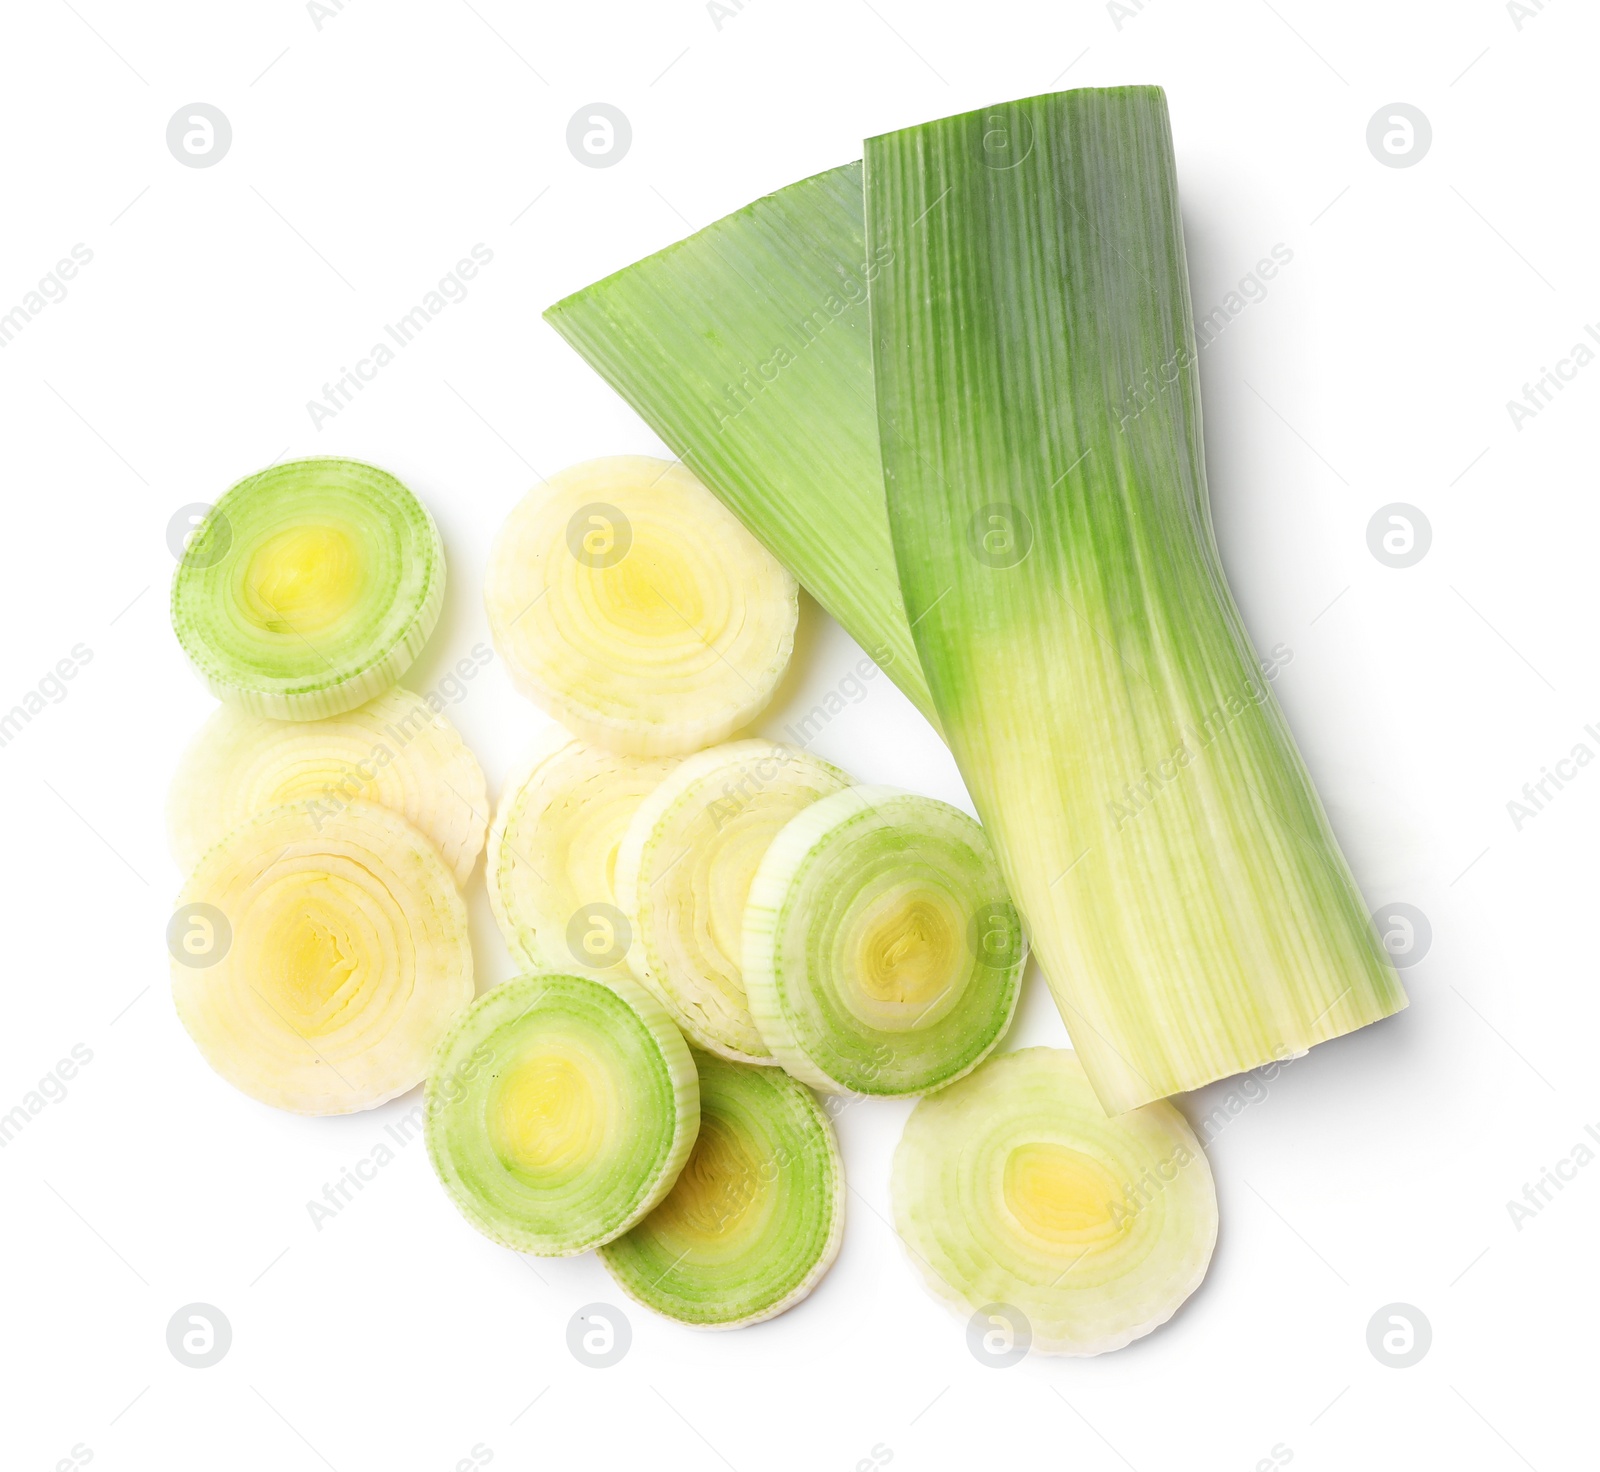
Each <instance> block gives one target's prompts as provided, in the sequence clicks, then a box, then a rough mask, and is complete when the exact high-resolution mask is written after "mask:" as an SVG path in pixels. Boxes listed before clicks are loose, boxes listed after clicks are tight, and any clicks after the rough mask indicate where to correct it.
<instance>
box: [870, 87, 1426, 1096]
mask: <svg viewBox="0 0 1600 1472" xmlns="http://www.w3.org/2000/svg"><path fill="white" fill-rule="evenodd" d="M866 181H867V186H866V202H867V238H868V246H869V251H870V252H871V253H872V254H873V255H874V256H878V255H884V256H887V257H889V258H891V263H890V264H887V265H886V266H885V267H884V269H883V270H882V271H881V272H880V274H879V276H878V279H877V281H876V282H875V283H874V286H873V296H872V333H873V349H874V353H873V359H874V369H875V378H876V390H877V402H878V417H879V427H880V441H881V454H882V457H883V465H884V480H885V485H886V488H887V494H888V504H889V521H890V526H891V529H892V532H893V535H894V540H895V552H896V559H897V563H898V567H899V571H900V581H901V588H902V591H903V592H904V595H905V601H906V608H907V611H908V613H909V615H910V619H911V625H912V628H913V630H914V633H915V637H916V641H917V651H918V654H919V656H920V661H921V665H922V668H923V671H924V673H925V674H926V676H927V679H928V684H929V688H930V690H931V691H932V694H933V700H934V705H935V707H936V708H937V710H938V713H939V717H940V720H941V723H942V726H943V729H944V733H945V736H946V738H947V739H948V741H949V743H950V746H951V749H952V751H953V752H954V753H955V757H956V761H957V763H958V764H959V766H960V768H961V773H962V776H963V778H964V779H965V781H966V784H967V787H968V790H969V791H970V793H971V795H972V798H973V801H974V803H975V804H976V806H977V809H978V812H979V815H980V816H981V817H982V819H983V823H984V827H985V830H986V831H987V832H988V834H989V837H990V840H991V841H992V842H993V843H994V845H995V848H996V850H997V852H998V854H999V856H1000V860H1001V865H1002V868H1003V870H1004V872H1005V876H1006V880H1007V882H1008V884H1009V886H1010V889H1011V893H1012V896H1013V897H1014V898H1015V900H1016V901H1017V904H1018V906H1019V908H1020V909H1021V911H1022V913H1023V916H1024V919H1025V921H1026V923H1027V927H1028V931H1029V934H1030V937H1031V939H1032V942H1033V946H1034V950H1035V953H1036V954H1037V955H1038V957H1039V959H1040V962H1041V964H1042V966H1043V968H1044V972H1045V975H1046V976H1047V977H1048V978H1049V980H1050V983H1051V987H1052V990H1053V991H1054V993H1055V997H1056V1000H1057V1002H1058V1004H1059V1005H1060V1008H1061V1011H1062V1015H1063V1017H1064V1018H1065V1020H1066V1023H1067V1027H1068V1030H1069V1031H1070V1032H1071V1034H1072V1039H1073V1043H1074V1046H1075V1047H1076V1048H1077V1050H1078V1052H1079V1054H1080V1056H1081V1057H1082V1059H1083V1062H1084V1066H1085V1068H1086V1070H1087V1072H1088V1074H1089V1077H1090V1079H1091V1080H1092V1082H1093V1084H1094V1087H1095V1091H1096V1093H1097V1094H1098V1095H1099V1097H1100V1100H1101V1102H1102V1104H1104V1105H1105V1107H1106V1108H1107V1110H1108V1111H1110V1112H1113V1113H1114V1112H1117V1111H1120V1110H1125V1109H1130V1108H1133V1107H1135V1106H1136V1105H1139V1104H1143V1103H1145V1102H1146V1101H1148V1100H1152V1099H1159V1098H1161V1097H1162V1096H1164V1095H1167V1094H1173V1093H1178V1092H1180V1091H1182V1090H1186V1089H1192V1088H1196V1087H1198V1086H1199V1085H1201V1084H1204V1083H1206V1082H1208V1081H1209V1080H1212V1079H1215V1078H1219V1077H1223V1076H1225V1075H1227V1074H1231V1073H1236V1072H1238V1071H1240V1070H1242V1069H1246V1068H1251V1067H1254V1066H1256V1065H1258V1064H1261V1063H1265V1062H1267V1061H1269V1060H1271V1059H1275V1058H1279V1059H1281V1058H1284V1057H1287V1056H1291V1055H1293V1054H1296V1053H1299V1052H1301V1051H1303V1050H1305V1049H1306V1048H1309V1047H1310V1046H1311V1045H1312V1044H1313V1043H1317V1042H1321V1041H1322V1040H1324V1039H1326V1038H1331V1037H1336V1036H1338V1035H1339V1034H1341V1033H1346V1032H1350V1031H1352V1030H1353V1029H1355V1028H1358V1027H1361V1026H1363V1025H1364V1024H1366V1023H1369V1022H1372V1021H1374V1020H1376V1019H1377V1018H1380V1017H1383V1016H1386V1015H1387V1014H1389V1013H1391V1012H1394V1011H1396V1010H1398V1009H1399V1008H1400V1007H1402V1006H1404V1005H1405V997H1404V994H1403V992H1402V991H1401V989H1400V985H1399V981H1398V979H1397V978H1396V976H1395V973H1394V970H1393V968H1392V967H1391V966H1390V964H1389V962H1388V959H1387V957H1386V956H1385V955H1384V953H1383V951H1382V949H1381V948H1380V946H1379V945H1378V943H1377V940H1376V937H1375V935H1374V933H1373V930H1372V927H1371V925H1370V923H1369V920H1368V917H1367V913H1366V907H1365V906H1364V905H1363V903H1362V900H1361V896H1360V894H1359V892H1358V891H1357V889H1356V886H1355V883H1354V881H1353V879H1352V878H1351V875H1350V872H1349V869H1348V868H1347V867H1346V865H1345V862H1344V859H1343V857H1342V856H1341V854H1340V852H1339V849H1338V845H1337V843H1336V841H1335V839H1334V837H1333V834H1332V831H1331V830H1330V828H1329V826H1328V822H1327V818H1326V816H1325V814H1324V813H1323V810H1322V805H1321V803H1320V802H1319V801H1318V799H1317V795H1316V792H1315V791H1314V790H1313V788H1312V785H1311V781H1310V778H1309V776H1308V774H1307V773H1306V770H1305V767H1304V765H1303V764H1302V762H1301V760H1300V757H1299V754H1298V752H1297V751H1296V749H1295V745H1294V741H1293V738H1292V737H1291V736H1290V734H1289V730H1288V727H1287V725H1286V724H1285V722H1284V719H1283V716H1282V714H1281V712H1280V711H1279V709H1278V706H1277V703H1276V702H1275V701H1274V700H1273V698H1272V695H1271V692H1270V690H1269V689H1268V687H1267V685H1266V684H1265V682H1264V681H1263V680H1262V678H1261V674H1260V671H1259V669H1258V667H1257V664H1256V658H1255V655H1254V652H1253V651H1252V649H1251V645H1250V640H1249V638H1248V636H1247V635H1246V633H1245V630H1244V626H1243V623H1242V621H1241V619H1240V617H1239V612H1238V609H1237V608H1236V607H1235V605H1234V602H1233V598H1232V596H1231V594H1230V592H1229V590H1228V585H1227V582H1226V579H1225V577H1224V575H1223V571H1222V565H1221V561H1220V558H1219V557H1218V554H1217V548H1216V542H1215V538H1214V536H1213V532H1212V526H1211V517H1210V509H1209V503H1208V499H1207V493H1206V482H1205V457H1204V452H1203V448H1202V444H1201V426H1200V386H1199V374H1198V370H1197V366H1196V350H1195V340H1194V330H1193V320H1192V315H1191V311H1190V303H1189V285H1188V276H1187V271H1186V267H1185V262H1184V249H1183V233H1182V222H1181V219H1180V217H1179V212H1178V191H1177V179H1176V173H1175V170H1174V165H1173V154H1172V141H1171V135H1170V132H1169V129H1168V124H1167V108H1166V99H1165V97H1164V95H1163V94H1162V92H1161V91H1160V89H1159V88H1155V87H1127V88H1117V89H1110V90H1084V91H1077V92H1066V93H1057V94H1053V95H1050V96H1045V97H1039V98H1032V99H1029V100H1027V101H1023V102H1018V103H1011V104H1007V105H1004V106H1001V107H996V108H990V109H987V110H985V111H981V112H974V113H968V114H965V115H963V116H960V117H954V118H947V119H944V120H943V121H940V122H936V123H930V124H927V125H925V126H922V127H917V128H910V129H906V130H905V131H903V132H898V133H891V134H887V135H885V136H883V137H880V138H874V139H870V140H868V142H867V145H866ZM1152 385H1153V387H1151V386H1152Z"/></svg>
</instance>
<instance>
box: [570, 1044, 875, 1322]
mask: <svg viewBox="0 0 1600 1472" xmlns="http://www.w3.org/2000/svg"><path fill="white" fill-rule="evenodd" d="M695 1063H696V1064H697V1065H698V1067H699V1070H700V1134H699V1136H698V1137H697V1138H696V1140H695V1143H694V1151H693V1153H692V1154H691V1155H690V1156H689V1160H688V1163H687V1164H686V1165H685V1166H684V1168H683V1172H682V1174H681V1175H679V1177H678V1180H677V1184H676V1185H674V1186H673V1188H672V1190H671V1191H670V1192H669V1193H668V1194H667V1196H666V1197H665V1199H664V1200H663V1201H662V1202H661V1204H660V1205H659V1206H657V1207H656V1209H655V1210H654V1211H652V1212H651V1213H650V1215H649V1216H647V1217H645V1219H644V1220H643V1221H641V1222H640V1223H639V1225H638V1226H636V1227H634V1228H633V1229H632V1230H631V1231H629V1232H627V1233H625V1234H624V1235H623V1236H621V1237H618V1238H616V1239H615V1240H614V1241H613V1242H610V1243H608V1244H607V1245H606V1246H604V1247H602V1248H601V1249H600V1260H601V1262H603V1263H604V1264H605V1265H606V1267H607V1268H608V1269H609V1270H610V1272H611V1276H612V1277H613V1278H615V1279H616V1280H617V1282H618V1283H619V1284H621V1285H622V1288H623V1291H624V1292H626V1293H627V1294H628V1295H629V1296H630V1297H632V1298H634V1299H637V1300H638V1301H639V1302H640V1303H642V1304H644V1305H645V1306H646V1307H647V1308H651V1309H654V1310H655V1311H656V1312H657V1313H658V1314H664V1315H666V1317H668V1318H669V1319H677V1320H678V1321H679V1322H680V1323H684V1324H692V1325H694V1326H695V1327H696V1328H702V1329H738V1328H742V1327H744V1326H745V1325H746V1324H758V1323H760V1322H761V1321H762V1320H764V1319H770V1318H775V1317H776V1316H777V1315H778V1314H781V1313H783V1312H784V1311H785V1310H786V1309H790V1308H793V1307H794V1305H795V1304H797V1303H799V1302H800V1300H801V1299H802V1298H804V1297H805V1296H806V1295H807V1294H808V1293H810V1292H811V1290H812V1289H813V1288H814V1287H816V1285H817V1284H818V1283H819V1282H820V1281H821V1280H822V1277H823V1275H824V1274H825V1273H826V1272H827V1271H828V1269H829V1268H830V1267H831V1266H832V1265H833V1260H834V1258H835V1257H836V1256H837V1255H838V1251H839V1243H840V1240H841V1239H842V1238H843V1236H844V1166H843V1164H842V1163H841V1161H840V1159H839V1147H838V1144H837V1143H836V1141H835V1139H834V1134H833V1126H832V1125H831V1124H830V1123H829V1122H828V1117H827V1115H825V1114H824V1113H823V1112H822V1110H821V1108H819V1107H818V1105H817V1101H816V1099H815V1098H814V1097H813V1096H812V1094H811V1092H810V1091H809V1090H808V1089H806V1088H805V1087H804V1086H803V1085H802V1084H799V1083H796V1082H795V1081H794V1080H793V1079H792V1078H787V1077H785V1076H784V1075H783V1074H782V1073H779V1072H778V1071H777V1070H776V1069H772V1068H750V1067H747V1066H746V1065H744V1064H741V1063H728V1062H726V1061H724V1060H723V1059H721V1058H717V1057H714V1056H712V1055H711V1054H708V1053H697V1054H696V1055H695Z"/></svg>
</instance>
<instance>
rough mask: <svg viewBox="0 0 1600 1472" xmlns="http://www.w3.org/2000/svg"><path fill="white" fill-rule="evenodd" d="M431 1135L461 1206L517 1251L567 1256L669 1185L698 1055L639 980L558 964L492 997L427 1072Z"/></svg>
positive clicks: (687, 1140) (474, 1009)
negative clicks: (566, 970) (585, 973)
mask: <svg viewBox="0 0 1600 1472" xmlns="http://www.w3.org/2000/svg"><path fill="white" fill-rule="evenodd" d="M426 1106H427V1115H426V1117H427V1131H426V1132H427V1140H428V1153H429V1155H430V1156H431V1157H432V1159H433V1165H434V1169H435V1170H436V1171H437V1172H438V1175H439V1179H440V1181H441V1182H443V1184H444V1188H445V1190H446V1192H447V1193H448V1194H449V1196H450V1199H451V1200H452V1201H454V1202H455V1204H456V1206H457V1207H458V1208H459V1210H460V1211H461V1214H462V1215H463V1216H464V1217H466V1219H467V1220H468V1221H469V1222H471V1223H472V1225H473V1226H475V1227H476V1228H477V1229H478V1230H479V1231H480V1232H482V1233H483V1234H484V1235H485V1236H486V1237H489V1238H491V1239H492V1240H493V1241H495V1242H499V1243H500V1244H501V1245H503V1246H505V1247H510V1248H512V1249H514V1250H515V1251H517V1252H531V1253H537V1254H539V1255H540V1256H544V1257H566V1256H570V1255H571V1254H573V1253H577V1252H586V1251H588V1250H589V1248H591V1247H598V1246H599V1245H600V1244H601V1243H602V1242H609V1241H610V1240H611V1239H612V1238H613V1237H615V1236H617V1235H618V1234H619V1233H622V1232H625V1231H627V1230H628V1228H629V1227H631V1226H632V1225H633V1224H634V1223H635V1222H637V1221H638V1220H639V1219H640V1218H641V1217H642V1216H644V1215H645V1213H646V1212H648V1211H649V1210H650V1209H651V1208H652V1207H653V1206H655V1204H656V1203H657V1202H658V1201H660V1200H661V1198H662V1197H663V1196H665V1195H666V1193H667V1192H668V1191H669V1190H670V1189H671V1187H672V1183H673V1182H674V1181H675V1180H677V1178H678V1172H679V1171H680V1170H682V1169H683V1163H684V1161H685V1160H687V1159H688V1158H689V1150H690V1148H691V1147H692V1146H693V1144H694V1139H695V1134H696V1132H697V1131H698V1130H699V1127H700V1086H699V1082H698V1079H697V1077H696V1074H695V1067H694V1060H693V1059H692V1058H691V1057H690V1056H689V1049H688V1047H687V1045H686V1044H685V1043H684V1041H683V1038H682V1037H681V1036H680V1035H679V1033H678V1030H677V1028H675V1027H674V1026H673V1025H672V1023H671V1022H670V1021H669V1020H668V1018H667V1015H666V1013H665V1012H663V1011H662V1010H661V1007H660V1005H659V1004H658V1003H657V1002H656V1000H655V999H654V998H653V997H651V996H650V995H649V994H648V993H647V992H646V991H645V990H644V988H643V987H641V986H640V985H639V984H638V983H637V982H635V981H626V980H609V981H603V980H601V979H599V978H596V977H579V976H569V975H559V974H552V973H537V974H532V975H528V976H519V977H517V978H516V979H515V980H514V981H508V982H506V983H505V984H504V985H502V986H497V987H495V988H494V989H493V990H492V991H489V992H486V993H484V995H483V996H481V997H479V998H478V1000H477V1001H476V1002H474V1003H473V1004H472V1006H471V1008H470V1009H468V1011H467V1012H466V1013H465V1014H464V1015H463V1016H462V1017H461V1019H460V1021H459V1022H458V1023H457V1025H456V1026H455V1027H454V1028H452V1029H451V1031H450V1034H449V1036H448V1037H447V1038H445V1040H444V1041H443V1042H442V1043H441V1044H440V1046H439V1052H438V1056H437V1057H436V1058H435V1060H434V1063H433V1067H432V1069H431V1070H430V1071H429V1074H428V1089H427V1096H426Z"/></svg>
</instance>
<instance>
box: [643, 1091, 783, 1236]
mask: <svg viewBox="0 0 1600 1472" xmlns="http://www.w3.org/2000/svg"><path fill="white" fill-rule="evenodd" d="M772 1169H773V1171H774V1173H775V1171H776V1167H775V1166H774V1167H773V1168H772ZM761 1184H762V1182H761V1168H760V1162H758V1161H757V1160H756V1158H755V1157H754V1155H752V1154H751V1152H750V1148H749V1141H748V1140H746V1139H744V1138H742V1137H741V1135H740V1134H739V1133H738V1132H737V1131H735V1130H732V1129H730V1128H729V1127H728V1124H727V1122H726V1121H724V1120H722V1119H721V1118H719V1117H717V1116H715V1115H710V1114H707V1115H702V1116H701V1120H700V1133H699V1135H698V1136H697V1137H696V1138H695V1142H694V1150H693V1152H692V1153H691V1154H690V1156H689V1161H688V1164H687V1165H685V1166H684V1168H683V1173H682V1174H681V1175H680V1176H679V1177H678V1181H677V1184H676V1185H675V1186H673V1188H672V1190H671V1191H670V1192H669V1193H668V1194H667V1197H666V1199H665V1200H664V1201H662V1203H661V1205H660V1206H658V1207H657V1208H656V1209H655V1213H654V1215H653V1216H652V1218H651V1222H650V1226H651V1230H652V1231H654V1232H657V1233H659V1235H660V1236H661V1237H662V1238H664V1239H666V1240H669V1241H671V1242H672V1243H673V1244H674V1245H678V1244H682V1245H683V1246H684V1248H685V1250H686V1251H688V1250H689V1249H690V1248H692V1247H693V1246H694V1245H697V1244H710V1243H715V1242H720V1241H724V1240H726V1239H728V1238H730V1237H734V1236H737V1235H738V1233H739V1231H740V1228H741V1227H742V1226H743V1225H745V1217H746V1216H747V1215H748V1214H749V1212H750V1209H751V1207H752V1206H753V1205H754V1204H755V1202H756V1200H757V1198H758V1197H759V1196H760V1194H761Z"/></svg>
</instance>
